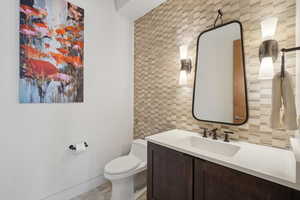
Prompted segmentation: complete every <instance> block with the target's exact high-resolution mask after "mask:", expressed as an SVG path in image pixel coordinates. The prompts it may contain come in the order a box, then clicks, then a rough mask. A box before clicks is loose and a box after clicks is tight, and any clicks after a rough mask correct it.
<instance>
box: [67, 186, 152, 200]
mask: <svg viewBox="0 0 300 200" xmlns="http://www.w3.org/2000/svg"><path fill="white" fill-rule="evenodd" d="M110 196H111V185H110V184H109V183H107V184H104V185H101V186H99V187H97V188H95V189H93V190H91V191H89V192H87V193H85V194H82V195H79V196H78V197H75V198H72V199H71V200H110ZM138 200H147V198H146V193H145V194H143V195H142V196H141V197H140V198H139V199H138Z"/></svg>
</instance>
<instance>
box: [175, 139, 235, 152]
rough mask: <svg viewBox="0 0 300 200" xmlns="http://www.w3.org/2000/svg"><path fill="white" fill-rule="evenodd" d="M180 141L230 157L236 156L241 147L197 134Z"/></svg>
mask: <svg viewBox="0 0 300 200" xmlns="http://www.w3.org/2000/svg"><path fill="white" fill-rule="evenodd" d="M180 143H181V144H183V145H188V146H190V147H193V148H196V149H199V150H201V151H207V152H211V153H215V154H219V155H223V156H228V157H232V156H234V155H235V154H236V153H237V152H238V151H239V150H240V147H239V146H236V145H232V144H229V143H228V144H227V143H223V142H220V141H213V140H210V139H205V138H201V137H195V136H189V137H188V138H185V139H184V140H183V141H180Z"/></svg>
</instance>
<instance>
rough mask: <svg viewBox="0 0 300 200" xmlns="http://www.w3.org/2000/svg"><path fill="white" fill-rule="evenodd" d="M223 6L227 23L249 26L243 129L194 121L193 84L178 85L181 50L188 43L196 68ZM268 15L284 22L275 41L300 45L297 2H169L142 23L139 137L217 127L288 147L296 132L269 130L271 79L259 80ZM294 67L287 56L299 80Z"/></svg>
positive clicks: (137, 71)
mask: <svg viewBox="0 0 300 200" xmlns="http://www.w3.org/2000/svg"><path fill="white" fill-rule="evenodd" d="M219 8H222V10H223V12H224V22H228V21H230V20H234V19H236V20H239V21H241V22H242V24H243V27H244V44H245V56H246V72H247V82H248V101H249V121H248V123H247V124H245V125H243V126H227V125H219V124H212V123H203V122H199V121H197V120H195V119H194V118H193V116H192V95H193V81H194V80H193V78H192V80H190V82H189V85H188V87H181V86H179V84H178V81H179V80H178V79H179V70H180V56H179V46H180V45H182V44H189V47H190V48H189V55H191V56H192V59H193V70H194V69H195V66H194V65H195V62H194V61H195V56H196V43H197V37H198V35H199V34H200V33H201V32H202V31H204V30H206V29H207V27H208V26H210V25H212V24H213V22H214V20H215V17H216V15H217V10H218V9H219ZM269 16H276V17H278V18H279V22H278V28H277V32H276V36H275V37H276V39H277V40H278V41H279V45H280V48H283V47H293V46H295V16H296V0H168V1H167V2H166V3H164V4H162V5H161V6H159V7H158V8H155V9H154V10H152V11H151V12H149V13H148V14H146V15H145V16H143V17H141V18H140V19H138V20H137V21H136V22H135V36H134V37H135V38H134V41H135V58H134V59H135V64H134V65H135V66H134V87H135V88H134V104H135V110H134V118H135V123H134V135H135V137H145V136H148V135H153V134H156V133H159V132H162V131H167V130H170V129H183V130H189V131H195V132H200V127H207V128H214V127H217V128H220V129H222V131H223V130H232V131H234V132H235V135H234V136H233V137H234V139H240V140H246V141H248V142H251V143H257V144H262V145H269V146H274V147H280V148H287V147H288V146H289V142H288V138H289V136H290V135H292V134H293V133H292V132H287V131H273V130H271V129H270V128H269V117H270V113H271V93H272V90H271V88H272V83H271V80H265V81H261V80H258V73H259V67H260V63H259V58H258V49H259V45H260V43H261V42H262V36H261V28H260V22H261V21H262V20H264V19H265V18H266V17H269ZM295 63H296V57H295V54H294V53H291V54H288V55H287V70H288V71H289V72H290V73H291V74H293V77H294V80H295V71H296V68H295ZM220 67H221V66H220ZM279 71H280V59H278V60H277V62H276V63H275V72H279ZM192 76H194V71H193V74H192Z"/></svg>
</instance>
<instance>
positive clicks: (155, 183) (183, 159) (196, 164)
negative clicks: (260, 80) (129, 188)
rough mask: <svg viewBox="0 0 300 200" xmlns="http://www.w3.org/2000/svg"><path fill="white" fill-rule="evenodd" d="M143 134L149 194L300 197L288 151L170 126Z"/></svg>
mask: <svg viewBox="0 0 300 200" xmlns="http://www.w3.org/2000/svg"><path fill="white" fill-rule="evenodd" d="M146 139H147V140H148V200H170V199H172V200H299V199H300V192H299V191H300V185H299V184H297V183H296V182H297V181H296V161H295V156H294V154H293V152H291V151H287V150H281V149H275V148H271V147H264V146H259V145H255V144H249V143H244V142H230V143H229V144H227V143H224V142H222V141H213V140H211V139H205V138H202V136H200V135H198V134H197V133H192V132H188V131H181V130H172V131H168V132H164V133H160V134H157V135H153V136H150V137H148V138H146Z"/></svg>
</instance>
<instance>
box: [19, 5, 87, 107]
mask: <svg viewBox="0 0 300 200" xmlns="http://www.w3.org/2000/svg"><path fill="white" fill-rule="evenodd" d="M83 61H84V10H83V9H82V8H80V7H78V6H76V5H74V4H72V3H69V2H67V1H65V0H20V89H19V99H20V103H82V102H83V100H84V90H83V88H84V85H83V83H84V62H83Z"/></svg>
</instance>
